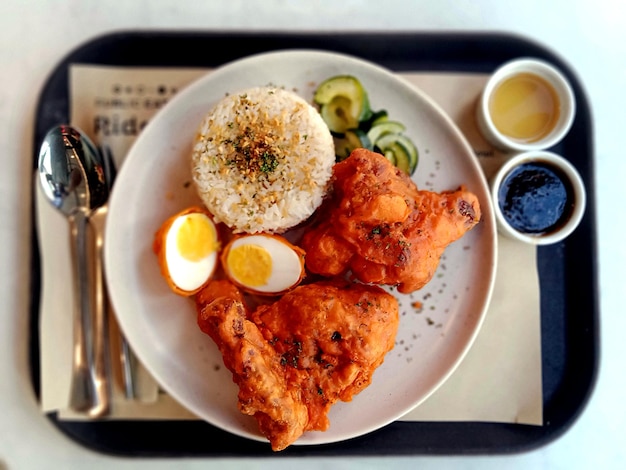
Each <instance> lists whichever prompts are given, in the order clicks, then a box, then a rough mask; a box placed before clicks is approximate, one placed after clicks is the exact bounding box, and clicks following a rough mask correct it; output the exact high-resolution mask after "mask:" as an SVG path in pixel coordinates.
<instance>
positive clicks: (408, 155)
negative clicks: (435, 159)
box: [375, 134, 419, 175]
mask: <svg viewBox="0 0 626 470" xmlns="http://www.w3.org/2000/svg"><path fill="white" fill-rule="evenodd" d="M375 147H378V148H379V149H380V151H381V152H382V154H383V155H385V157H387V159H389V160H390V161H392V160H391V158H389V157H388V156H387V154H388V152H391V153H393V156H394V158H395V163H394V164H395V165H396V166H397V167H398V168H400V169H401V170H402V171H404V172H405V173H407V174H408V175H411V174H413V172H414V171H415V168H417V162H418V159H419V155H418V152H417V148H416V147H415V144H414V143H413V141H412V140H411V139H409V138H408V137H407V136H405V135H402V134H386V135H384V136H382V137H380V138H379V139H378V141H377V142H376V144H375ZM392 163H393V162H392Z"/></svg>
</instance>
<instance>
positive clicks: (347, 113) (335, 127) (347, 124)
mask: <svg viewBox="0 0 626 470" xmlns="http://www.w3.org/2000/svg"><path fill="white" fill-rule="evenodd" d="M351 106H352V102H351V101H350V100H349V99H348V98H345V97H343V96H337V97H335V98H334V99H333V100H332V101H331V102H330V103H328V104H326V105H324V106H322V107H321V109H320V114H321V116H322V119H324V122H325V123H326V125H327V126H328V128H329V129H330V131H331V132H333V133H334V134H344V133H345V132H346V131H347V130H348V129H354V128H356V127H358V126H359V120H358V119H357V118H355V117H354V116H353V115H352V114H351V109H350V108H351Z"/></svg>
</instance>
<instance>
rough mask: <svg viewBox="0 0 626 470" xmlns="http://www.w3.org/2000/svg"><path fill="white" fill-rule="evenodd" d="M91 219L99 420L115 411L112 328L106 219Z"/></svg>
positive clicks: (96, 409) (94, 414)
mask: <svg viewBox="0 0 626 470" xmlns="http://www.w3.org/2000/svg"><path fill="white" fill-rule="evenodd" d="M97 212H99V210H97V211H96V213H95V214H94V215H93V216H92V217H91V219H90V220H91V223H92V226H93V228H94V229H95V246H96V255H95V256H94V270H93V272H94V278H93V289H94V301H95V306H94V316H93V319H94V325H93V330H92V331H93V371H92V373H93V379H94V392H95V395H94V404H93V407H92V408H91V409H90V410H89V416H91V417H92V418H97V417H100V416H103V415H105V414H107V413H108V412H109V410H110V407H111V391H110V380H109V376H110V374H109V333H108V331H109V325H108V306H107V296H106V290H105V289H106V288H105V281H104V275H103V262H102V256H103V245H104V240H103V236H102V233H103V226H102V224H103V221H104V217H102V216H101V214H98V213H97Z"/></svg>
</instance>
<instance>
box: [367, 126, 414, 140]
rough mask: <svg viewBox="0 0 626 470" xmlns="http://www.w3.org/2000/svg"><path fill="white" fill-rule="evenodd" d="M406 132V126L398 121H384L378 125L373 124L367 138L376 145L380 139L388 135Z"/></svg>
mask: <svg viewBox="0 0 626 470" xmlns="http://www.w3.org/2000/svg"><path fill="white" fill-rule="evenodd" d="M405 130H406V127H405V126H404V124H402V123H401V122H398V121H390V120H383V121H381V122H379V123H378V124H373V125H372V127H371V128H370V130H369V131H368V132H367V137H369V139H370V141H371V142H372V144H373V145H376V142H378V139H380V138H381V137H382V136H384V135H387V134H402V133H403V132H404V131H405Z"/></svg>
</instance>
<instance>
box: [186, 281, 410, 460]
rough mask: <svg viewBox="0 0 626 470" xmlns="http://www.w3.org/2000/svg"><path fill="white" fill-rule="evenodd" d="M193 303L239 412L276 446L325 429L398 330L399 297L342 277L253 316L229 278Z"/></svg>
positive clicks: (267, 306) (260, 308)
mask: <svg viewBox="0 0 626 470" xmlns="http://www.w3.org/2000/svg"><path fill="white" fill-rule="evenodd" d="M196 303H197V310H198V325H199V326H200V328H201V330H202V331H203V332H205V333H207V334H208V335H209V336H211V338H212V339H213V340H214V341H215V342H216V344H217V345H218V347H219V349H220V352H221V353H222V355H223V358H224V364H225V365H226V367H227V368H228V369H229V370H230V371H231V372H232V373H233V381H234V382H235V383H237V385H238V386H239V409H240V411H241V412H242V413H244V414H248V415H253V416H254V417H255V418H256V419H257V421H258V424H259V429H260V431H261V433H262V434H263V435H264V436H266V437H267V438H268V439H269V441H270V443H271V445H272V449H273V450H275V451H279V450H283V449H284V448H286V447H287V446H289V445H290V444H292V443H293V442H294V441H295V440H296V439H298V438H299V437H300V436H301V435H302V433H304V432H306V431H314V430H318V431H325V430H326V429H328V426H329V420H328V417H327V414H328V411H329V410H330V408H331V406H332V405H333V404H334V403H335V402H337V401H338V400H342V401H350V400H351V399H352V397H353V396H354V395H355V394H357V393H359V392H360V391H362V390H363V389H364V388H365V387H367V386H368V385H369V384H370V383H371V380H372V374H373V373H374V371H375V369H376V368H377V367H378V366H380V365H381V364H382V362H383V360H384V357H385V354H386V353H387V352H388V351H390V350H391V349H392V348H393V346H394V342H395V336H396V332H397V329H398V302H397V300H396V299H395V297H393V296H392V295H390V294H388V293H386V292H385V291H383V290H382V289H380V288H379V287H375V286H368V285H363V284H357V283H352V282H349V281H345V280H334V281H323V282H318V283H311V284H306V285H301V286H299V287H297V288H296V289H294V290H293V291H291V292H289V293H287V294H285V295H284V296H283V297H281V298H280V299H279V300H277V301H276V302H274V303H272V304H265V305H260V306H258V307H257V308H256V310H254V311H253V312H251V313H249V314H248V315H246V307H245V304H244V303H243V301H242V298H241V294H240V293H239V292H237V291H236V288H234V287H233V286H232V284H230V283H229V282H228V281H213V282H212V283H210V284H209V285H208V286H207V287H206V288H205V289H204V290H203V291H201V292H200V293H199V294H198V296H197V297H196Z"/></svg>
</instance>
